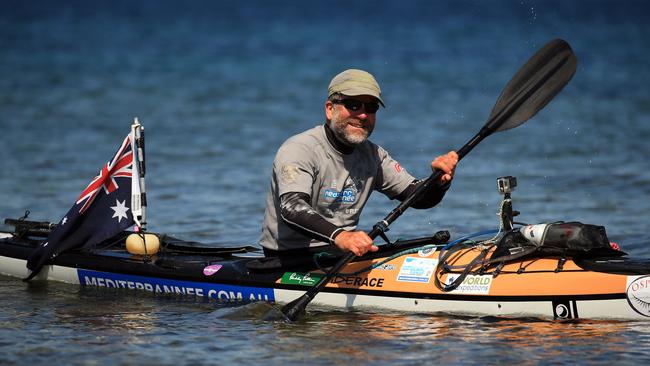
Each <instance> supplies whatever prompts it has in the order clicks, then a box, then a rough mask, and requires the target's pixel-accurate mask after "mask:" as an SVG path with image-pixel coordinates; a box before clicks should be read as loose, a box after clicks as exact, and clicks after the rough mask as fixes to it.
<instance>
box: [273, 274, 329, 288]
mask: <svg viewBox="0 0 650 366" xmlns="http://www.w3.org/2000/svg"><path fill="white" fill-rule="evenodd" d="M321 278H323V275H319V274H313V273H297V272H284V274H283V275H282V279H280V283H283V284H289V285H302V286H314V285H315V284H316V283H318V281H320V279H321Z"/></svg>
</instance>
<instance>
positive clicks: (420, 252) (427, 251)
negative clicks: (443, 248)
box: [418, 247, 437, 258]
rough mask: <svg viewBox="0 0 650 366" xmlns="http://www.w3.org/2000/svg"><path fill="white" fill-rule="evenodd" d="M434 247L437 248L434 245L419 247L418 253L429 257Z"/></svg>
mask: <svg viewBox="0 0 650 366" xmlns="http://www.w3.org/2000/svg"><path fill="white" fill-rule="evenodd" d="M436 249H437V248H436V247H429V248H424V249H420V250H418V255H419V256H420V257H423V258H426V257H430V256H431V254H433V253H435V252H436Z"/></svg>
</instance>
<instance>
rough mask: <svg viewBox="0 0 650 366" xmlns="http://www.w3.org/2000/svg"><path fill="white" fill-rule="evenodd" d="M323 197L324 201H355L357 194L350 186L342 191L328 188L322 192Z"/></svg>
mask: <svg viewBox="0 0 650 366" xmlns="http://www.w3.org/2000/svg"><path fill="white" fill-rule="evenodd" d="M323 199H324V200H325V201H326V202H340V203H355V202H356V201H357V194H356V192H355V191H353V190H352V189H350V188H347V189H345V190H344V191H343V192H339V191H337V190H334V189H329V188H328V189H326V190H325V191H324V192H323Z"/></svg>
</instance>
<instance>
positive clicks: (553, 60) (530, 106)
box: [485, 39, 577, 132]
mask: <svg viewBox="0 0 650 366" xmlns="http://www.w3.org/2000/svg"><path fill="white" fill-rule="evenodd" d="M576 65H577V59H576V56H575V55H574V54H573V51H572V50H571V46H569V44H568V43H567V42H565V41H563V40H561V39H555V40H552V41H550V42H549V43H547V44H546V45H545V46H544V47H542V48H541V49H540V50H539V51H537V53H535V54H534V55H533V57H531V58H530V60H528V62H526V64H525V65H524V66H522V67H521V69H519V71H517V73H516V74H515V76H513V77H512V79H510V81H509V82H508V84H507V85H506V87H505V88H504V89H503V91H502V92H501V95H500V96H499V99H497V102H496V104H495V105H494V108H492V112H491V113H490V118H489V119H488V123H487V124H486V126H485V127H486V128H487V129H488V131H490V132H496V131H505V130H508V129H511V128H514V127H517V126H519V125H520V124H522V123H524V122H526V121H527V120H528V119H530V118H531V117H532V116H534V115H535V114H536V113H537V112H539V111H540V110H541V109H542V108H544V106H545V105H546V104H548V102H550V101H551V99H553V97H555V96H556V95H557V94H558V93H559V92H560V90H562V88H564V86H565V85H566V84H567V83H568V82H569V80H571V77H573V74H575V72H576Z"/></svg>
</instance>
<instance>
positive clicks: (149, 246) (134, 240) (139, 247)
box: [126, 234, 160, 255]
mask: <svg viewBox="0 0 650 366" xmlns="http://www.w3.org/2000/svg"><path fill="white" fill-rule="evenodd" d="M142 237H143V235H142V234H130V235H129V236H128V237H127V238H126V250H127V251H128V252H129V253H131V254H139V255H145V254H147V255H153V254H156V253H158V250H159V249H160V239H158V236H156V235H155V234H144V240H142ZM145 245H146V250H145Z"/></svg>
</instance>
